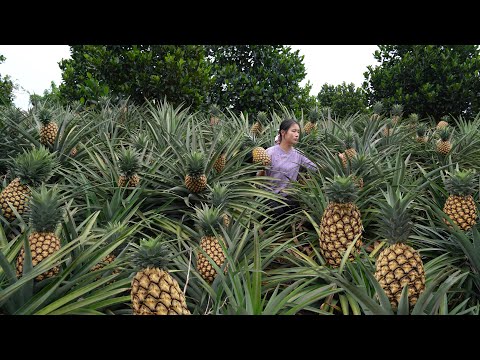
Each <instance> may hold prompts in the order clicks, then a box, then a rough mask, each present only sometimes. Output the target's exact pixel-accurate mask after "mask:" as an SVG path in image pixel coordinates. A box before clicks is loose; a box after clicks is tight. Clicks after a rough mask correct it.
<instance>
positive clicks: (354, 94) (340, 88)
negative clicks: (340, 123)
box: [317, 81, 368, 118]
mask: <svg viewBox="0 0 480 360" xmlns="http://www.w3.org/2000/svg"><path fill="white" fill-rule="evenodd" d="M317 99H318V102H319V106H320V107H324V106H329V107H330V108H331V109H332V112H333V113H334V114H335V115H336V116H338V117H340V118H344V117H346V116H348V115H352V114H355V113H357V112H360V113H365V112H366V110H367V105H368V103H367V96H366V93H365V90H363V89H362V88H357V87H356V86H355V84H354V83H350V84H348V85H347V84H346V83H345V81H344V82H343V83H342V84H341V85H337V86H334V85H329V84H326V83H325V84H323V85H322V88H321V89H320V91H319V93H318V95H317Z"/></svg>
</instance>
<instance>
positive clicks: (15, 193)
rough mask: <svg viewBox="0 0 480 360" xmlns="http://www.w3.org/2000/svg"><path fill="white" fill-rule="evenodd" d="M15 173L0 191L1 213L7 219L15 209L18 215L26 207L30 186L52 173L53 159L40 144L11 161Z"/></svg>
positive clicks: (11, 216) (11, 218) (10, 217)
mask: <svg viewBox="0 0 480 360" xmlns="http://www.w3.org/2000/svg"><path fill="white" fill-rule="evenodd" d="M13 168H14V172H15V174H16V175H17V177H16V178H15V179H13V180H12V181H11V182H10V184H8V185H7V187H5V189H3V191H2V192H1V193H0V206H1V212H2V215H3V216H4V217H5V219H7V220H8V221H13V220H14V219H15V213H14V212H13V209H15V210H16V211H17V212H18V214H19V215H22V214H24V213H25V211H26V210H27V208H28V198H29V196H30V187H36V186H38V185H40V184H41V183H42V182H44V181H46V180H48V178H50V176H51V175H52V172H53V168H54V160H53V157H52V155H51V154H50V152H49V151H48V150H47V149H46V148H44V147H43V146H41V147H40V148H38V149H32V150H29V151H24V152H23V154H20V155H18V156H17V157H16V158H15V160H14V162H13Z"/></svg>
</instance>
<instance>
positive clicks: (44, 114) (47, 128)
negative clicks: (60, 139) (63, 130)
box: [38, 107, 58, 146]
mask: <svg viewBox="0 0 480 360" xmlns="http://www.w3.org/2000/svg"><path fill="white" fill-rule="evenodd" d="M52 117H53V115H52V112H51V110H50V109H47V108H46V107H42V108H41V109H40V110H39V112H38V120H39V121H40V123H41V126H40V143H41V144H43V145H45V146H48V145H53V143H54V142H55V138H56V137H57V133H58V125H57V124H56V123H55V122H54V121H52Z"/></svg>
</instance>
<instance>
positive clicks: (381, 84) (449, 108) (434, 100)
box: [363, 45, 480, 118]
mask: <svg viewBox="0 0 480 360" xmlns="http://www.w3.org/2000/svg"><path fill="white" fill-rule="evenodd" d="M374 57H375V59H377V60H378V62H380V65H378V66H375V67H373V66H368V67H367V69H368V70H367V71H366V72H365V73H364V76H365V79H366V81H365V82H364V84H363V87H364V89H365V90H366V92H367V97H368V102H369V104H370V105H372V104H374V103H375V102H376V101H382V102H383V104H384V105H385V107H386V108H391V107H392V105H393V104H394V103H399V104H402V105H403V106H404V112H405V113H412V112H415V113H417V114H419V115H420V116H421V117H426V116H432V117H434V118H440V117H441V116H443V115H453V116H459V115H462V116H471V115H473V114H476V113H477V112H478V111H480V106H479V105H480V103H479V100H478V99H479V95H480V77H479V70H480V57H479V50H478V45H380V46H379V50H377V51H375V53H374Z"/></svg>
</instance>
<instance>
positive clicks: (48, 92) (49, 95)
mask: <svg viewBox="0 0 480 360" xmlns="http://www.w3.org/2000/svg"><path fill="white" fill-rule="evenodd" d="M29 100H30V104H32V105H33V106H35V105H36V104H38V103H45V102H48V103H50V104H61V103H62V102H61V95H60V89H59V88H58V86H57V85H56V84H55V81H52V82H50V89H45V90H44V91H43V96H42V95H38V94H31V95H30V98H29Z"/></svg>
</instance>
